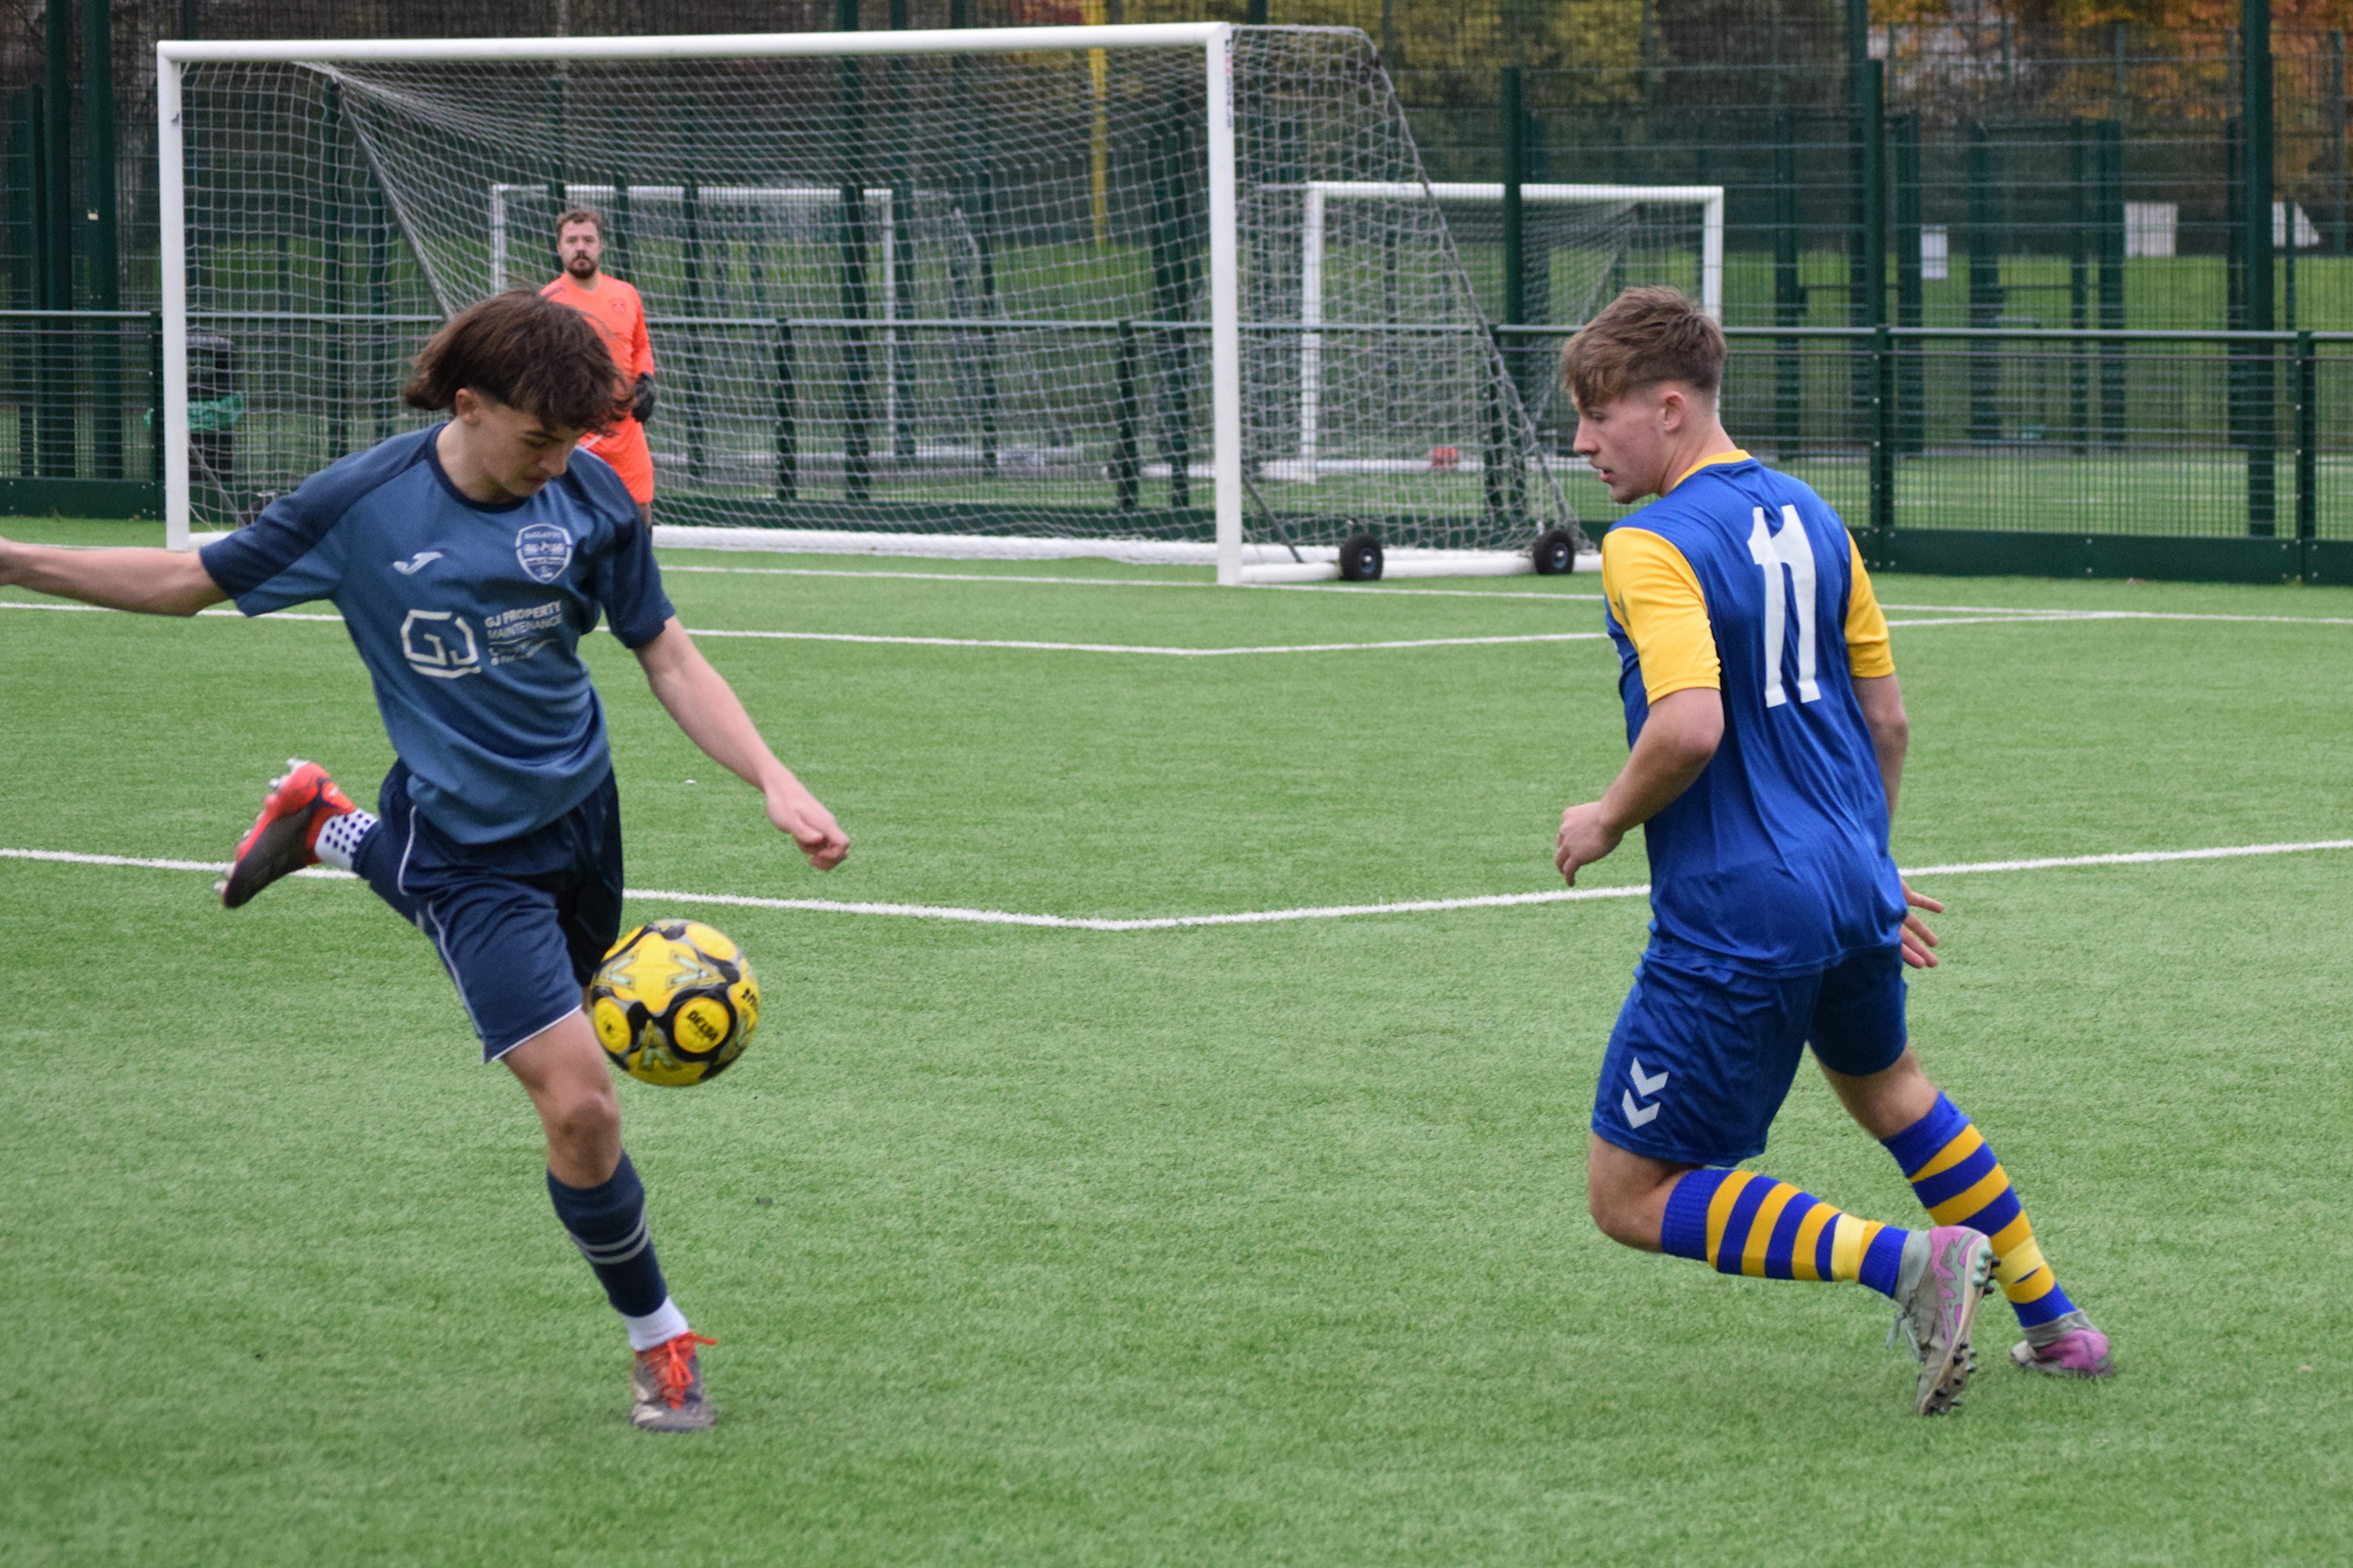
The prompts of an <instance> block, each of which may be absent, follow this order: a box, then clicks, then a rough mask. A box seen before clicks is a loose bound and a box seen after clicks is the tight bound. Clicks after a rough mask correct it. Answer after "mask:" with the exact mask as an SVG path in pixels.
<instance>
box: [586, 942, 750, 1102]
mask: <svg viewBox="0 0 2353 1568" xmlns="http://www.w3.org/2000/svg"><path fill="white" fill-rule="evenodd" d="M588 1016H589V1021H590V1022H591V1023H592V1024H594V1025H595V1026H596V1031H597V1038H598V1040H599V1041H600V1042H601V1043H602V1044H603V1046H604V1050H605V1054H606V1055H607V1056H609V1057H611V1058H612V1059H613V1061H614V1063H615V1064H616V1065H617V1066H618V1067H619V1068H620V1069H621V1070H622V1071H623V1072H625V1073H627V1074H629V1075H630V1077H632V1078H635V1079H641V1080H644V1081H646V1082H648V1083H659V1084H663V1085H665V1086H669V1087H683V1086H685V1085H687V1084H690V1083H701V1082H703V1081H705V1080H709V1079H713V1078H716V1077H718V1076H719V1075H720V1074H721V1073H723V1072H725V1071H726V1070H727V1069H728V1064H731V1063H732V1062H734V1060H735V1059H736V1058H737V1057H739V1056H741V1055H743V1054H744V1047H745V1046H747V1045H749V1044H750V1043H751V1038H752V1032H753V1031H754V1030H756V1029H758V1028H759V1027H760V982H759V981H758V980H757V979H755V978H754V977H753V975H752V967H751V964H750V963H749V962H748V961H747V960H746V959H745V958H744V953H743V951H742V950H741V949H739V948H738V947H737V946H736V945H735V944H734V943H733V942H731V941H729V940H728V938H727V937H726V936H724V935H722V934H721V933H719V932H718V931H715V930H713V929H712V927H710V926H707V925H705V924H703V923H702V922H701V921H700V920H654V921H651V922H649V923H648V924H646V925H641V926H639V927H638V928H637V929H636V930H634V931H631V932H628V933H626V934H625V935H623V936H622V937H621V939H620V940H619V941H617V942H616V943H614V944H613V947H612V950H611V951H610V952H606V954H605V955H604V962H603V963H602V964H601V965H600V966H599V967H598V968H597V977H596V979H595V980H594V981H592V982H591V983H590V984H589V987H588Z"/></svg>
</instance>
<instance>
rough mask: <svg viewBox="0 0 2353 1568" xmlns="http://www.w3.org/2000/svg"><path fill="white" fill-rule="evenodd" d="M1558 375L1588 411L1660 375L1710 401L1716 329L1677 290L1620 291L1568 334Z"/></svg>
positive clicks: (1720, 373)
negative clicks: (1577, 328) (1620, 292)
mask: <svg viewBox="0 0 2353 1568" xmlns="http://www.w3.org/2000/svg"><path fill="white" fill-rule="evenodd" d="M1561 378H1562V379H1563V380H1565V381H1566V382H1567V383H1568V387H1569V395H1570V396H1571V397H1573V398H1575V399H1576V400H1577V407H1578V408H1581V409H1584V410H1586V411H1588V412H1593V411H1597V410H1599V409H1603V408H1609V406H1610V405H1611V404H1613V403H1615V402H1617V401H1618V399H1620V398H1621V397H1624V396H1625V394H1626V393H1628V392H1635V391H1638V390H1640V389H1641V388H1644V387H1655V386H1657V385H1658V383H1660V382H1661V381H1681V382H1683V383H1684V384H1685V385H1686V386H1688V387H1689V388H1690V389H1691V390H1692V391H1693V392H1698V393H1700V394H1701V395H1702V396H1703V397H1707V398H1711V399H1712V398H1713V397H1714V396H1715V395H1716V392H1717V389H1718V388H1720V387H1721V386H1722V385H1723V382H1724V332H1723V328H1721V327H1719V326H1717V325H1716V324H1715V323H1714V322H1713V321H1711V320H1709V319H1708V317H1707V312H1705V311H1703V310H1701V309H1700V308H1699V306H1698V305H1697V304H1695V303H1693V301H1692V299H1691V296H1689V295H1687V294H1685V293H1684V292H1683V291H1682V290H1681V289H1673V288H1666V287H1659V286H1654V287H1649V288H1639V289H1628V290H1626V291H1625V293H1624V294H1621V295H1619V296H1618V297H1617V298H1615V299H1613V300H1611V301H1610V302H1609V304H1608V305H1607V306H1605V307H1603V309H1602V312H1601V313H1600V314H1599V315H1597V316H1595V317H1593V320H1591V321H1589V322H1587V323H1586V324H1585V327H1584V329H1583V330H1582V331H1580V332H1578V333H1577V336H1575V337H1573V338H1571V339H1570V340H1569V346H1568V347H1566V348H1564V349H1562V350H1561Z"/></svg>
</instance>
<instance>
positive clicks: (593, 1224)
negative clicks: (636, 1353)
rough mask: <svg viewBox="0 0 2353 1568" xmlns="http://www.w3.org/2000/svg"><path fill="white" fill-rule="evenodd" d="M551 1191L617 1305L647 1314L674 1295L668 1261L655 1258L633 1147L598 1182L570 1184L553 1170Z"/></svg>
mask: <svg viewBox="0 0 2353 1568" xmlns="http://www.w3.org/2000/svg"><path fill="white" fill-rule="evenodd" d="M548 1196H549V1197H550V1198H551V1199H552V1200H553V1202H554V1204H555V1217H556V1218H557V1219H559V1220H561V1221H563V1222H564V1228H565V1229H566V1230H567V1231H568V1232H570V1233H571V1238H572V1242H573V1244H574V1245H575V1246H577V1247H579V1248H580V1256H583V1257H584V1258H586V1259H587V1260H588V1267H590V1268H591V1269H594V1270H595V1271H596V1272H597V1279H598V1281H599V1282H600V1284H602V1285H603V1286H604V1294H605V1299H606V1300H608V1301H610V1302H611V1303H612V1304H613V1310H614V1311H616V1312H618V1313H619V1314H621V1315H622V1316H623V1317H625V1318H643V1317H647V1316H648V1315H649V1314H651V1313H653V1312H655V1311H656V1310H658V1309H659V1308H660V1307H661V1305H662V1304H663V1303H664V1301H666V1300H668V1299H669V1294H670V1292H669V1289H668V1288H667V1287H665V1286H664V1284H663V1283H662V1266H661V1265H660V1264H659V1263H657V1262H655V1261H654V1256H653V1238H652V1236H651V1235H649V1234H648V1231H647V1229H646V1186H645V1183H643V1182H641V1181H639V1180H638V1179H637V1169H636V1167H635V1166H633V1165H632V1164H631V1163H630V1162H629V1155H628V1154H627V1152H624V1153H623V1154H622V1155H621V1163H620V1165H619V1166H618V1167H617V1168H616V1170H615V1171H614V1173H613V1175H612V1176H610V1177H608V1178H607V1179H606V1180H605V1181H604V1182H603V1184H602V1185H600V1186H597V1187H568V1186H566V1185H565V1184H564V1183H563V1182H561V1181H558V1180H557V1179H556V1178H555V1173H554V1172H553V1171H550V1172H549V1173H548Z"/></svg>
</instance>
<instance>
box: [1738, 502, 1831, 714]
mask: <svg viewBox="0 0 2353 1568" xmlns="http://www.w3.org/2000/svg"><path fill="white" fill-rule="evenodd" d="M1781 523H1782V527H1781V532H1780V533H1778V534H1776V533H1774V532H1773V531H1772V530H1771V529H1770V528H1769V527H1767V526H1766V522H1765V508H1764V507H1762V506H1759V507H1757V508H1756V526H1755V527H1753V528H1752V529H1751V530H1750V531H1749V559H1750V560H1752V561H1754V562H1755V563H1756V564H1757V565H1758V566H1760V567H1762V568H1765V706H1766V707H1768V708H1779V707H1781V706H1782V705H1783V704H1785V703H1786V702H1787V701H1788V700H1789V694H1788V693H1787V692H1785V691H1784V690H1783V689H1782V685H1781V650H1782V645H1783V643H1784V642H1785V641H1786V640H1787V636H1788V626H1789V612H1788V608H1787V606H1786V605H1785V603H1784V601H1783V599H1782V585H1781V570H1782V568H1784V567H1786V568H1789V580H1790V586H1791V587H1793V588H1795V589H1796V590H1797V595H1798V700H1799V701H1800V702H1818V701H1820V700H1821V697H1822V688H1821V687H1820V685H1819V684H1817V682H1816V680H1815V679H1814V541H1813V540H1811V539H1809V538H1807V537H1806V533H1805V524H1804V523H1803V522H1801V521H1800V520H1799V519H1798V509H1797V508H1796V507H1795V506H1790V505H1785V506H1783V507H1782V509H1781Z"/></svg>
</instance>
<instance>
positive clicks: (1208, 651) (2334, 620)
mask: <svg viewBox="0 0 2353 1568" xmlns="http://www.w3.org/2000/svg"><path fill="white" fill-rule="evenodd" d="M848 575H852V576H874V577H881V576H888V575H911V574H891V573H884V572H869V573H850V574H848ZM1891 608H1907V609H1911V610H1913V612H1914V613H1916V612H1917V611H1918V610H1920V609H1926V608H1929V606H1908V607H1906V606H1891ZM0 610H49V611H56V612H62V613H67V614H81V615H117V614H121V613H122V612H120V611H114V610H109V609H106V608H104V606H101V605H96V604H70V603H55V602H52V603H34V602H29V601H26V600H0ZM197 615H198V616H200V617H205V618H214V619H221V620H246V619H254V620H283V621H320V622H329V623H333V624H337V625H340V624H342V622H343V619H344V617H343V616H336V615H328V614H324V613H319V612H312V611H297V610H272V611H270V612H268V613H267V614H264V615H261V616H246V615H245V614H243V612H241V611H237V610H232V609H221V608H214V609H209V610H199V611H198V612H197ZM2122 620H2160V621H2235V622H2251V623H2257V624H2264V625H2279V626H2353V616H2229V615H2196V614H2187V613H2169V612H2165V611H2156V610H2067V611H2047V610H2003V611H1989V612H1987V613H1985V614H1980V615H1946V614H1941V613H1940V614H1938V615H1936V616H1934V617H1933V618H1931V619H1925V620H1922V619H1901V620H1891V621H1889V622H1888V623H1887V624H1888V625H1889V626H1890V627H1891V628H1895V627H1900V628H1921V627H1934V626H2005V625H2007V626H2050V625H2070V626H2072V625H2079V624H2082V623H2084V622H2088V621H2122ZM595 630H598V631H606V630H608V629H607V628H605V627H602V626H600V627H598V628H596V629H595ZM688 630H689V631H690V632H693V633H694V635H695V636H696V637H698V638H699V637H736V638H745V639H750V640H753V641H764V642H796V643H863V644H868V645H872V646H877V647H896V648H1002V649H1009V650H1013V651H1016V652H1036V653H1111V654H1127V655H1130V656H1134V657H1139V658H1152V659H1231V658H1242V657H1248V656H1251V655H1268V654H1287V653H1368V652H1379V651H1384V650H1392V649H1400V648H1494V647H1506V646H1510V645H1513V644H1522V643H1592V642H1600V641H1602V640H1604V639H1605V638H1606V637H1607V636H1608V635H1609V633H1608V632H1514V633H1508V634H1498V635H1494V636H1484V637H1399V638H1388V639H1381V640H1375V641H1369V642H1356V643H1270V644H1260V645H1251V646H1243V647H1232V648H1170V647H1161V646H1158V645H1154V644H1148V643H1056V642H1042V641H1035V640H1032V639H1028V638H1013V637H908V636H893V635H887V634H883V633H878V632H763V631H745V630H734V629H728V628H720V627H709V626H696V627H690V628H688Z"/></svg>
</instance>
